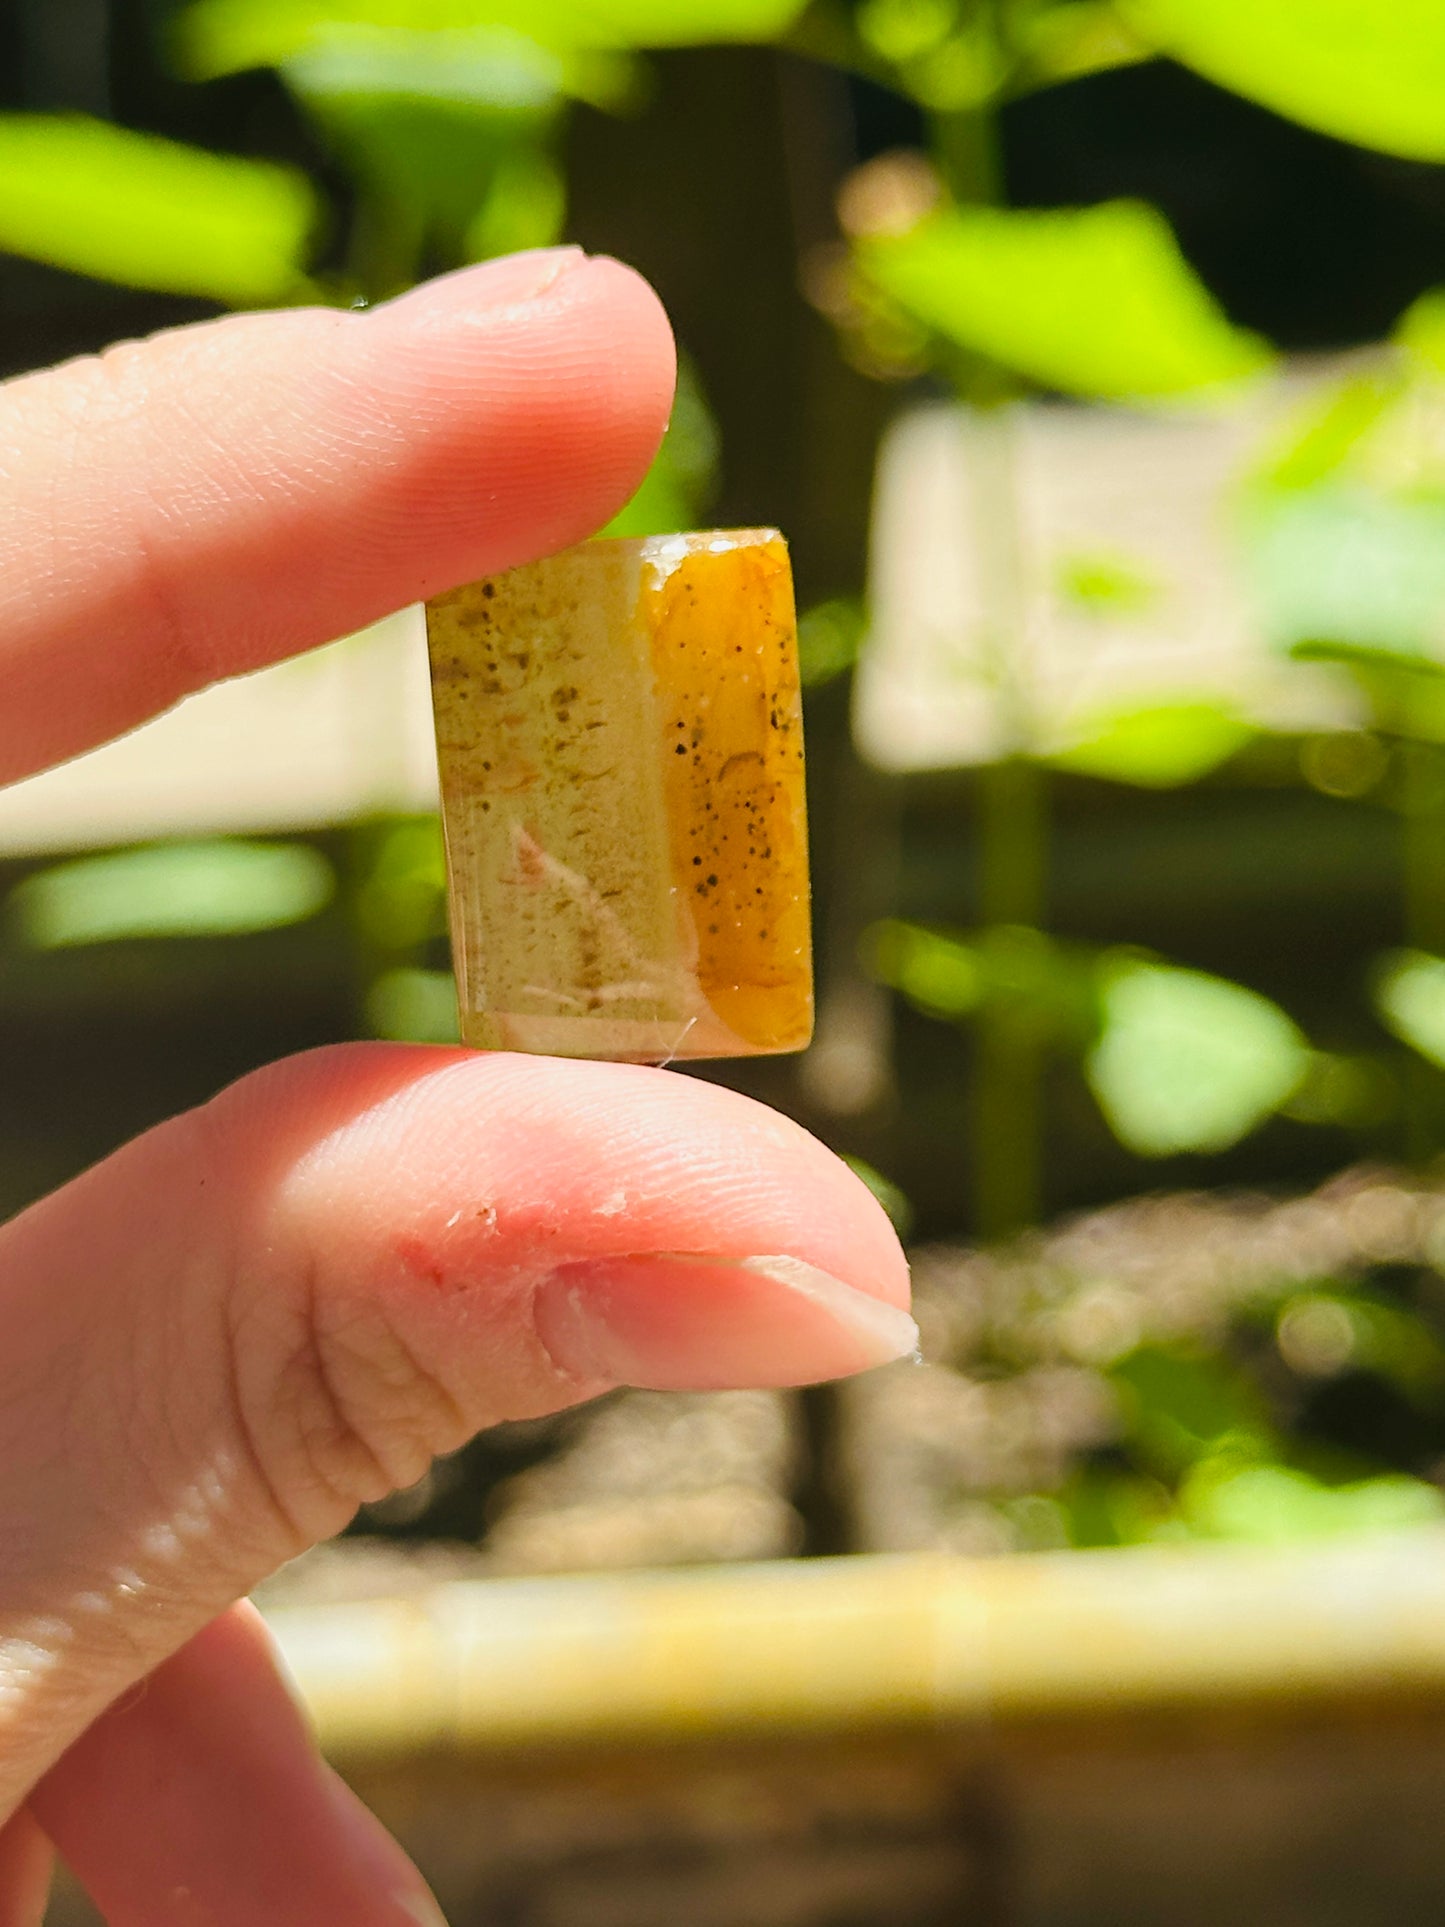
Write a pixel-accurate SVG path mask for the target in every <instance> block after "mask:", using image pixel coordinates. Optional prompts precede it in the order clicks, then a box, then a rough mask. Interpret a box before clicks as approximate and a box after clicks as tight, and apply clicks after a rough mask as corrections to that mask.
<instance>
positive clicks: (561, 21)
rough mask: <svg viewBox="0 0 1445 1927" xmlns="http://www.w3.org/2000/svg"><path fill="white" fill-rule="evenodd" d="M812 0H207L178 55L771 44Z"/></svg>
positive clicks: (206, 70) (207, 63)
mask: <svg viewBox="0 0 1445 1927" xmlns="http://www.w3.org/2000/svg"><path fill="white" fill-rule="evenodd" d="M805 4H806V0H198V3H197V4H196V5H193V6H191V7H189V8H187V9H186V11H185V12H184V13H183V14H182V15H181V16H180V19H179V22H178V24H177V28H176V34H175V51H176V58H177V60H178V61H179V63H180V64H181V66H182V67H183V68H184V70H185V71H186V72H187V73H189V74H191V75H192V76H193V77H195V78H198V79H209V78H212V77H214V76H215V75H218V74H229V73H236V72H238V71H240V70H242V69H244V68H247V67H272V66H279V65H280V64H281V63H282V62H283V61H286V60H289V59H291V58H292V56H293V55H295V54H297V53H300V52H302V51H303V50H304V49H305V48H306V47H308V46H309V45H310V44H311V43H312V41H313V39H314V38H315V36H316V34H317V32H318V30H324V29H326V28H328V27H337V26H342V27H351V26H363V27H366V26H370V27H387V28H404V29H412V30H415V31H418V32H432V31H442V32H456V31H461V30H465V29H468V28H475V27H507V28H511V29H512V30H513V31H515V32H517V33H520V34H525V35H526V36H528V38H530V39H532V40H535V41H538V42H539V43H541V44H543V45H545V46H549V47H557V48H574V49H602V50H606V49H615V50H625V49H627V48H631V47H673V46H693V45H699V44H705V43H706V42H709V41H759V40H761V41H766V40H771V39H772V38H773V37H774V36H775V35H776V34H778V33H781V32H782V31H783V30H784V29H785V28H786V27H788V26H790V25H791V24H792V22H793V21H794V20H795V19H796V18H797V17H798V15H799V14H801V13H802V12H803V10H804V6H805Z"/></svg>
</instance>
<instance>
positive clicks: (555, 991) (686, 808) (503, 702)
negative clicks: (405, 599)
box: [427, 530, 812, 1062]
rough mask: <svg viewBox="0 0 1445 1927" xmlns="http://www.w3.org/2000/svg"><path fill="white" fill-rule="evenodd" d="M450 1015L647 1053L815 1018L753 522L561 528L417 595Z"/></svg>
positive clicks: (791, 746)
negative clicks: (444, 895) (428, 668)
mask: <svg viewBox="0 0 1445 1927" xmlns="http://www.w3.org/2000/svg"><path fill="white" fill-rule="evenodd" d="M427 631H428V639H429V643H430V648H431V658H432V681H433V695H434V701H435V708H436V720H437V745H438V751H439V756H440V763H441V781H442V809H443V819H444V823H445V828H446V836H447V853H448V866H449V872H450V884H451V907H452V937H453V951H454V955H455V960H456V966H457V981H458V992H459V1001H460V1006H461V1020H462V1035H463V1038H464V1039H465V1041H466V1042H468V1043H470V1044H474V1045H477V1046H479V1047H483V1048H493V1049H496V1048H501V1049H513V1050H529V1051H546V1052H551V1053H554V1054H557V1055H562V1056H581V1057H610V1058H625V1059H630V1060H633V1061H640V1062H662V1061H669V1060H671V1059H674V1058H690V1057H731V1056H747V1055H754V1054H758V1053H762V1052H771V1051H788V1050H799V1049H801V1048H802V1047H803V1045H805V1044H806V1043H807V1041H808V1038H809V1035H810V1033H811V1029H812V970H811V958H810V945H809V897H808V869H807V826H806V817H805V813H804V792H803V747H802V717H801V706H800V700H799V686H798V671H797V631H796V623H795V618H794V613H793V595H792V579H791V573H790V570H789V565H788V555H787V548H786V545H785V544H784V542H783V539H782V537H781V536H780V535H778V534H777V533H776V532H775V531H772V530H742V531H729V532H724V533H712V534H702V535H689V536H662V537H650V538H647V539H645V540H642V541H598V542H589V543H584V544H583V545H582V546H581V547H580V548H577V549H571V550H568V551H566V552H565V553H563V554H562V555H558V556H551V557H548V558H547V559H545V560H544V561H541V562H537V563H533V564H530V565H529V566H527V567H525V568H522V569H515V570H512V571H510V572H508V573H507V574H506V575H502V576H497V577H493V578H490V579H488V580H486V581H483V582H479V583H473V584H470V585H469V586H468V587H466V588H464V589H459V590H457V591H455V592H454V593H453V594H451V595H448V596H443V597H440V598H438V599H437V600H436V601H435V602H433V603H430V604H429V605H428V608H427Z"/></svg>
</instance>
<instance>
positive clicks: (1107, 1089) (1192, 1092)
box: [1087, 955, 1308, 1157]
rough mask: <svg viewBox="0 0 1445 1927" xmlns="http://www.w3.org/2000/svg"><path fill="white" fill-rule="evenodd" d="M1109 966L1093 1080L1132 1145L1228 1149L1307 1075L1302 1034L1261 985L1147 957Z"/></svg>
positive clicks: (1147, 1153) (1167, 1151)
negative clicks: (1254, 987) (1256, 986)
mask: <svg viewBox="0 0 1445 1927" xmlns="http://www.w3.org/2000/svg"><path fill="white" fill-rule="evenodd" d="M1102 969H1103V975H1104V984H1103V992H1102V1002H1103V1021H1102V1025H1101V1028H1100V1033H1099V1039H1098V1042H1097V1043H1096V1044H1095V1045H1094V1047H1093V1049H1092V1050H1091V1051H1090V1053H1089V1058H1088V1064H1087V1071H1088V1078H1089V1087H1090V1089H1091V1090H1092V1091H1093V1093H1094V1096H1095V1097H1096V1098H1097V1099H1098V1102H1099V1107H1100V1109H1101V1110H1102V1111H1103V1113H1104V1115H1105V1117H1106V1118H1107V1119H1108V1121H1109V1124H1110V1126H1111V1127H1112V1129H1113V1131H1114V1133H1115V1135H1116V1136H1117V1137H1118V1138H1119V1139H1120V1140H1121V1141H1122V1142H1123V1143H1124V1144H1126V1145H1127V1146H1128V1147H1129V1149H1130V1150H1132V1151H1136V1152H1138V1153H1139V1154H1140V1155H1141V1156H1143V1157H1170V1156H1172V1155H1174V1154H1175V1153H1177V1152H1180V1151H1223V1150H1227V1149H1228V1147H1229V1146H1230V1145H1231V1144H1237V1143H1238V1142H1239V1140H1240V1138H1242V1137H1244V1136H1245V1135H1246V1133H1247V1132H1249V1131H1252V1130H1253V1129H1254V1128H1255V1126H1256V1125H1258V1124H1262V1123H1263V1122H1264V1120H1265V1119H1266V1118H1267V1117H1270V1116H1272V1115H1273V1113H1274V1112H1275V1111H1277V1110H1278V1109H1279V1108H1280V1106H1281V1105H1282V1104H1283V1103H1284V1102H1285V1101H1286V1099H1287V1098H1289V1097H1290V1096H1291V1095H1292V1093H1293V1092H1294V1091H1295V1089H1296V1088H1297V1087H1298V1085H1299V1084H1300V1082H1301V1080H1302V1079H1303V1077H1304V1074H1305V1070H1306V1066H1307V1063H1308V1046H1307V1045H1306V1043H1305V1040H1304V1037H1303V1036H1302V1035H1301V1033H1300V1031H1299V1030H1298V1029H1297V1028H1296V1026H1295V1025H1294V1024H1293V1023H1291V1022H1290V1020H1289V1018H1288V1017H1286V1016H1285V1014H1284V1012H1283V1011H1282V1010H1281V1009H1280V1008H1279V1006H1278V1005H1277V1004H1274V1003H1271V1002H1270V1000H1269V999H1268V998H1267V997H1261V996H1260V994H1259V993H1258V991H1254V990H1246V989H1245V988H1244V986H1243V985H1242V984H1232V983H1228V982H1226V981H1225V979H1223V978H1221V977H1211V976H1209V975H1207V974H1206V973H1205V972H1204V971H1200V970H1179V969H1175V968H1173V967H1170V966H1167V965H1162V964H1155V963H1150V962H1146V961H1144V960H1142V959H1139V960H1136V959H1133V958H1127V957H1126V958H1119V959H1117V960H1116V959H1111V958H1109V957H1108V956H1107V955H1106V956H1105V958H1104V959H1103V960H1102Z"/></svg>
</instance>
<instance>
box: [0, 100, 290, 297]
mask: <svg viewBox="0 0 1445 1927" xmlns="http://www.w3.org/2000/svg"><path fill="white" fill-rule="evenodd" d="M317 215H318V207H317V202H316V198H315V196H314V194H313V193H312V190H311V188H310V186H309V185H308V183H307V182H306V180H305V178H304V176H302V175H301V174H298V173H296V172H295V171H294V170H293V169H291V168H286V167H277V166H274V165H272V164H271V163H270V162H268V161H249V160H240V159H238V158H235V157H233V156H225V155H220V154H208V153H206V152H204V151H203V150H202V149H200V148H196V147H183V146H181V145H180V144H179V143H178V142H176V141H168V140H160V139H158V138H157V137H156V136H154V135H152V134H136V133H131V132H130V131H128V130H127V129H125V128H122V127H112V126H110V125H108V124H107V123H106V122H104V121H97V120H87V119H85V118H84V117H83V116H81V115H74V116H70V115H67V116H50V115H45V114H6V115H0V249H4V250H5V251H6V252H7V253H10V254H21V255H25V256H27V257H28V258H29V259H31V260H34V261H45V262H48V263H49V264H50V265H51V266H52V267H57V268H66V269H69V270H70V272H71V273H74V274H88V275H93V276H95V277H96V279H98V280H102V281H117V282H120V283H122V284H123V285H124V286H126V287H132V288H158V289H162V290H164V291H165V292H167V293H171V294H190V295H202V296H205V297H207V298H208V299H211V300H215V301H223V302H226V303H228V304H229V305H230V306H232V307H248V306H255V305H260V304H262V303H265V302H268V301H278V300H285V299H286V298H288V296H293V295H295V294H296V293H297V292H298V291H299V290H300V289H301V288H302V287H303V286H304V277H303V262H304V259H305V255H306V250H307V246H308V243H309V241H310V237H311V234H312V231H313V229H314V227H315V226H316V222H317Z"/></svg>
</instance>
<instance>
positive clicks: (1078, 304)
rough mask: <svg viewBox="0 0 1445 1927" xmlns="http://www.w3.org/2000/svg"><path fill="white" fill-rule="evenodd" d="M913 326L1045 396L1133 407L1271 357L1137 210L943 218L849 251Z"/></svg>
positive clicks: (1159, 227)
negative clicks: (1053, 391)
mask: <svg viewBox="0 0 1445 1927" xmlns="http://www.w3.org/2000/svg"><path fill="white" fill-rule="evenodd" d="M856 258H857V260H858V263H859V266H860V268H861V269H862V271H863V274H864V275H865V277H866V278H867V279H869V280H871V281H872V282H873V283H874V285H875V286H876V287H877V288H878V289H880V290H881V292H882V293H883V294H884V295H885V296H886V297H887V298H888V299H889V300H891V301H892V302H893V303H895V304H896V306H897V307H899V308H901V309H902V310H903V311H904V312H905V313H906V314H907V315H908V316H910V317H911V318H913V319H914V320H915V321H918V322H921V323H922V324H924V325H925V326H926V327H928V328H931V329H933V330H934V331H935V332H936V333H937V334H939V335H942V336H943V337H944V338H945V339H947V340H949V341H951V342H953V343H955V344H956V345H957V346H959V347H961V348H965V349H968V350H971V351H973V352H975V353H979V354H983V355H987V356H988V357H990V358H991V359H992V360H994V361H997V362H999V363H1001V364H1002V365H1003V366H1005V367H1008V368H1012V369H1014V370H1016V371H1017V372H1018V373H1020V374H1023V375H1027V376H1029V377H1030V378H1031V379H1032V380H1034V381H1037V382H1039V383H1041V384H1042V385H1043V386H1045V387H1048V388H1058V389H1062V390H1065V391H1067V392H1070V393H1074V394H1084V395H1098V396H1103V397H1108V398H1113V399H1118V400H1131V399H1132V400H1142V399H1145V398H1150V397H1153V398H1158V397H1162V396H1168V395H1180V394H1185V393H1189V392H1191V391H1195V390H1201V389H1208V388H1213V387H1218V386H1219V385H1220V384H1223V383H1227V382H1232V381H1236V380H1238V379H1240V378H1241V377H1244V376H1248V375H1252V374H1255V373H1257V372H1258V371H1259V370H1260V369H1261V368H1263V367H1265V366H1267V365H1268V362H1269V359H1270V356H1269V351H1268V349H1267V348H1266V346H1265V344H1264V343H1263V342H1262V341H1261V340H1259V338H1258V337H1257V336H1254V335H1250V334H1246V333H1244V332H1243V331H1242V330H1241V329H1238V328H1235V327H1234V326H1233V325H1232V324H1231V323H1230V322H1229V321H1228V319H1227V318H1226V317H1225V315H1224V314H1223V313H1222V312H1221V310H1220V309H1219V308H1218V306H1217V305H1216V304H1215V302H1214V300H1213V298H1212V297H1211V295H1210V294H1209V292H1208V290H1207V289H1206V288H1205V287H1204V285H1203V283H1202V282H1201V281H1199V280H1198V279H1197V278H1196V276H1195V274H1194V272H1193V270H1192V269H1191V268H1190V266H1189V264H1188V263H1187V262H1186V261H1185V259H1184V257H1183V255H1182V254H1181V253H1180V252H1179V249H1178V246H1177V245H1176V243H1175V240H1174V236H1173V234H1172V232H1171V231H1170V228H1169V226H1168V223H1167V222H1166V221H1165V220H1164V218H1163V216H1162V215H1161V214H1159V213H1158V212H1157V211H1156V210H1155V209H1154V208H1152V207H1148V206H1145V205H1144V204H1143V203H1141V202H1137V201H1109V202H1105V203H1103V204H1102V205H1101V206H1098V207H1092V208H1081V209H1061V210H1052V211H1046V212H1038V211H1034V210H1004V209H1000V208H958V207H955V208H950V209H946V210H943V211H940V212H939V213H936V214H933V215H930V216H929V217H928V218H927V219H926V220H924V221H922V222H920V223H919V225H918V226H917V227H915V228H913V229H912V230H911V231H910V232H908V233H904V234H888V235H883V234H880V235H874V236H870V237H868V238H865V239H863V240H860V241H859V242H858V243H857V244H856Z"/></svg>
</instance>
